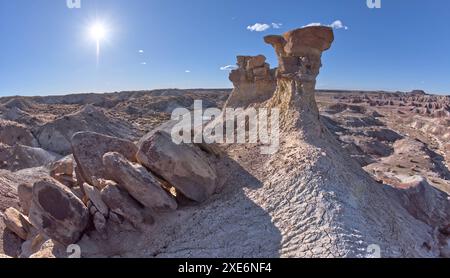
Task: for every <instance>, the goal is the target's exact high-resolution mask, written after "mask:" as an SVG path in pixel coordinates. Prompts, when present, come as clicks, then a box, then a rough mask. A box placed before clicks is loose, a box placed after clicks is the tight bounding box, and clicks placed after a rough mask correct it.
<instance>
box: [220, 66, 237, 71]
mask: <svg viewBox="0 0 450 278" xmlns="http://www.w3.org/2000/svg"><path fill="white" fill-rule="evenodd" d="M237 68H238V67H237V66H236V65H227V66H223V67H220V70H234V69H237Z"/></svg>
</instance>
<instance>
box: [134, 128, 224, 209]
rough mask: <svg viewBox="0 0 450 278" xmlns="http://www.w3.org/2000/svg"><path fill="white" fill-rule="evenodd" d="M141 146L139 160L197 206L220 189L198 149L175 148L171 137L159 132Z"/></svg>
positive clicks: (209, 164) (184, 146)
mask: <svg viewBox="0 0 450 278" xmlns="http://www.w3.org/2000/svg"><path fill="white" fill-rule="evenodd" d="M144 138H145V139H144V140H141V141H140V142H139V152H138V154H137V159H138V160H139V162H140V163H141V164H142V165H144V166H145V167H147V168H148V169H150V170H151V171H152V172H154V173H155V174H157V175H158V176H160V177H162V178H163V179H164V180H166V181H167V182H169V183H170V184H171V185H172V186H173V187H175V188H176V189H177V190H179V191H180V192H181V193H182V194H183V195H184V196H186V197H188V198H189V199H191V200H194V201H197V202H203V201H205V200H206V199H208V197H210V196H211V195H212V194H213V193H214V192H215V189H216V187H217V173H216V170H215V169H214V168H213V167H212V166H211V163H210V160H209V158H208V156H207V155H206V154H205V152H203V151H202V150H201V149H200V148H199V147H197V146H195V145H188V144H183V143H182V144H179V145H177V144H175V143H173V142H172V139H171V137H170V134H168V133H167V132H164V131H157V132H155V133H154V134H153V135H152V136H150V137H144Z"/></svg>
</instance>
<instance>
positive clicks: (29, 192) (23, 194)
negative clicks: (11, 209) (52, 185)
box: [17, 183, 33, 215]
mask: <svg viewBox="0 0 450 278" xmlns="http://www.w3.org/2000/svg"><path fill="white" fill-rule="evenodd" d="M17 195H19V203H20V207H21V209H22V212H23V213H25V215H28V214H29V213H30V206H31V201H32V199H33V184H31V183H21V184H19V186H18V187H17Z"/></svg>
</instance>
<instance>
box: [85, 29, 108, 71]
mask: <svg viewBox="0 0 450 278" xmlns="http://www.w3.org/2000/svg"><path fill="white" fill-rule="evenodd" d="M107 31H108V30H107V29H106V26H105V25H104V24H102V23H101V22H95V23H93V24H92V25H91V26H90V28H89V35H90V37H91V38H92V39H93V40H94V41H95V44H96V57H97V67H98V65H99V61H100V42H101V41H103V40H104V39H105V38H106V36H107V33H108V32H107Z"/></svg>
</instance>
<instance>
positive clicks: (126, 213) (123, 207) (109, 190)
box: [101, 182, 144, 227]
mask: <svg viewBox="0 0 450 278" xmlns="http://www.w3.org/2000/svg"><path fill="white" fill-rule="evenodd" d="M101 197H102V200H103V201H104V202H105V204H106V205H107V206H108V208H109V209H110V210H111V212H113V213H116V214H118V215H120V216H122V217H123V218H125V219H126V220H128V221H129V222H130V223H131V224H133V226H135V227H139V226H140V225H141V224H142V223H143V222H144V217H143V215H142V214H141V210H142V207H141V206H140V205H139V204H138V203H137V202H136V201H135V200H134V199H133V198H132V197H131V196H130V195H129V194H128V193H127V192H126V191H125V190H122V189H120V188H119V186H118V185H117V183H114V182H109V183H108V185H107V186H106V187H105V188H103V189H102V191H101Z"/></svg>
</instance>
